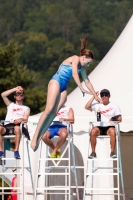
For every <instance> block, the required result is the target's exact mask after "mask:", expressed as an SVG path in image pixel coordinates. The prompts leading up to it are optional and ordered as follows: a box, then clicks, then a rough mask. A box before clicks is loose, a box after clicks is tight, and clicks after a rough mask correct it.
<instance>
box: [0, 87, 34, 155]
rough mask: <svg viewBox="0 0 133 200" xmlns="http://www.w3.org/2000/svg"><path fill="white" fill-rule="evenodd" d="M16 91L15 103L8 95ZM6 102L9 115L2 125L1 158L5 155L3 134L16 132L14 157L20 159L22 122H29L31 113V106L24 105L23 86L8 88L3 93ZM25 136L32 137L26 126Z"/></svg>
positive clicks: (0, 136)
mask: <svg viewBox="0 0 133 200" xmlns="http://www.w3.org/2000/svg"><path fill="white" fill-rule="evenodd" d="M11 93H14V99H15V103H14V102H11V101H10V100H9V99H8V96H9V95H10V94H11ZM1 96H2V99H3V101H4V103H5V104H6V106H7V115H6V118H5V122H4V123H1V125H0V158H2V157H4V152H3V149H2V136H5V135H10V134H15V150H14V157H15V158H16V159H20V155H19V143H20V138H21V132H20V124H21V123H22V122H27V121H28V117H29V115H30V108H29V107H27V106H24V105H23V99H24V90H23V88H22V87H21V86H17V87H15V88H12V89H10V90H7V91H5V92H3V93H2V94H1ZM22 129H23V133H24V134H25V136H26V137H27V138H28V139H30V137H29V133H28V131H27V129H26V128H25V127H23V128H22Z"/></svg>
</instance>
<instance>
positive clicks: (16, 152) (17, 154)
mask: <svg viewBox="0 0 133 200" xmlns="http://www.w3.org/2000/svg"><path fill="white" fill-rule="evenodd" d="M14 158H16V159H21V158H20V155H19V151H14Z"/></svg>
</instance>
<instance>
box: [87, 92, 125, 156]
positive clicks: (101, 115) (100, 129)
mask: <svg viewBox="0 0 133 200" xmlns="http://www.w3.org/2000/svg"><path fill="white" fill-rule="evenodd" d="M97 94H98V93H97ZM100 97H101V99H102V103H99V102H95V103H93V101H94V97H92V98H91V99H90V100H89V101H88V102H87V104H86V105H85V109H87V110H89V111H91V112H92V111H95V115H96V116H97V122H96V123H93V124H94V126H93V128H92V129H91V132H90V142H91V148H92V153H91V154H90V156H89V158H90V159H92V158H96V151H95V148H96V137H97V136H99V135H109V136H110V145H111V153H110V157H112V158H116V157H117V156H116V154H115V145H116V132H115V123H114V122H113V121H118V122H121V121H122V115H121V110H120V108H119V107H118V106H117V105H116V104H114V103H111V102H110V101H109V99H110V97H111V95H110V91H109V90H107V89H103V90H101V92H100Z"/></svg>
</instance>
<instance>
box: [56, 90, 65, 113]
mask: <svg viewBox="0 0 133 200" xmlns="http://www.w3.org/2000/svg"><path fill="white" fill-rule="evenodd" d="M66 101H67V90H64V91H63V92H61V97H60V102H59V105H58V108H57V111H56V112H57V113H58V111H59V110H60V109H61V107H62V106H63V105H64V103H65V102H66Z"/></svg>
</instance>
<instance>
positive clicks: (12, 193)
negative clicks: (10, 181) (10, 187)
mask: <svg viewBox="0 0 133 200" xmlns="http://www.w3.org/2000/svg"><path fill="white" fill-rule="evenodd" d="M0 194H4V195H5V194H10V195H11V194H22V192H0Z"/></svg>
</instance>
